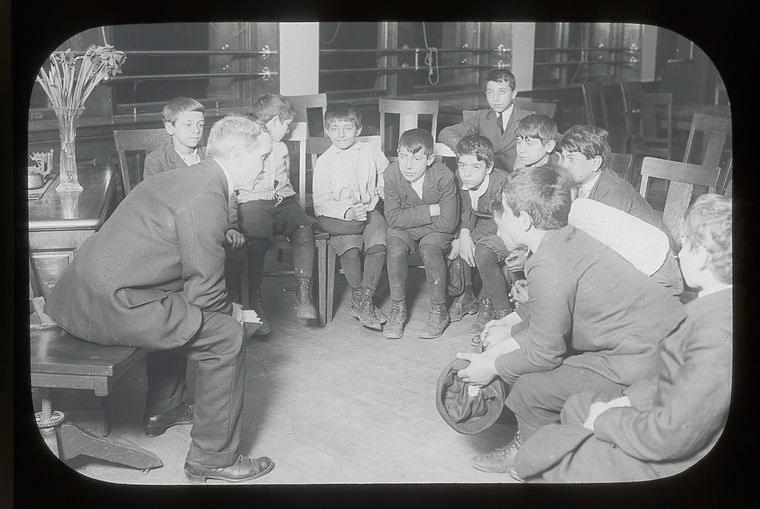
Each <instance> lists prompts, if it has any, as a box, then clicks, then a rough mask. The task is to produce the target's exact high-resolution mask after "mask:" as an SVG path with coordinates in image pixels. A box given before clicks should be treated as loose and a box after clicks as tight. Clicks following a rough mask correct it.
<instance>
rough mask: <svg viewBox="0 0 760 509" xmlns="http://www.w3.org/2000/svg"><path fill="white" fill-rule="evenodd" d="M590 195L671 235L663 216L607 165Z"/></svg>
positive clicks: (592, 198)
mask: <svg viewBox="0 0 760 509" xmlns="http://www.w3.org/2000/svg"><path fill="white" fill-rule="evenodd" d="M588 197H589V199H591V200H596V201H599V202H602V203H604V204H605V205H609V206H610V207H615V208H616V209H619V210H622V211H623V212H627V213H628V214H630V215H632V216H636V217H638V218H639V219H641V220H642V221H645V222H647V223H649V224H651V225H652V226H654V227H656V228H659V229H660V230H662V231H663V232H665V233H666V234H668V236H670V232H668V230H667V229H666V228H665V225H664V224H663V222H662V218H661V217H660V216H658V215H657V213H656V212H655V211H654V209H652V206H651V205H649V203H648V202H647V201H646V200H645V199H644V197H643V196H641V194H639V192H638V191H636V189H634V188H633V186H632V185H631V184H629V183H628V182H626V181H625V180H623V179H622V178H620V177H619V176H618V175H617V174H616V173H615V172H614V171H612V170H610V169H609V168H607V167H605V168H604V169H603V170H602V171H601V172H600V173H599V178H598V179H597V180H596V183H595V184H594V187H592V188H591V191H590V192H589V195H588Z"/></svg>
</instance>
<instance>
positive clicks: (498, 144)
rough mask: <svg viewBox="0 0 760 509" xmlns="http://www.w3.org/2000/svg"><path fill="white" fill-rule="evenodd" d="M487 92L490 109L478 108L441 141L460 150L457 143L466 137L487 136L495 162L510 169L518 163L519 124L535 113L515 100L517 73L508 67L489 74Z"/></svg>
mask: <svg viewBox="0 0 760 509" xmlns="http://www.w3.org/2000/svg"><path fill="white" fill-rule="evenodd" d="M485 92H486V101H488V106H490V108H488V109H483V110H478V111H477V112H475V115H473V116H472V117H471V118H468V119H467V120H464V121H463V122H460V123H459V124H456V125H452V126H449V127H446V128H445V129H443V130H442V131H441V134H440V135H439V136H438V141H440V142H441V143H445V144H446V145H448V147H449V148H450V149H451V150H453V151H456V147H457V143H459V140H461V139H462V138H464V137H465V136H469V135H472V134H479V135H480V136H485V137H486V138H488V139H489V140H490V141H491V143H492V144H493V149H494V164H495V165H496V167H497V168H501V169H503V170H506V171H508V172H509V171H512V168H513V166H514V164H515V154H516V141H517V140H516V135H515V132H516V130H517V123H518V122H519V121H520V119H522V118H523V117H525V116H527V115H529V114H530V113H532V112H530V111H525V110H523V109H521V108H520V107H519V106H517V105H516V104H514V103H513V102H512V101H513V100H514V98H515V97H516V96H517V91H516V90H515V75H514V74H512V73H511V72H510V71H509V70H507V69H493V70H492V71H490V72H489V73H488V75H486V79H485Z"/></svg>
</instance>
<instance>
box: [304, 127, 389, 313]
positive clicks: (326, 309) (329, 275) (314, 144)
mask: <svg viewBox="0 0 760 509" xmlns="http://www.w3.org/2000/svg"><path fill="white" fill-rule="evenodd" d="M356 140H357V142H358V143H370V144H372V145H374V146H375V148H377V149H378V150H380V149H381V147H382V141H381V138H380V136H378V135H373V136H359V137H357V138H356ZM330 145H331V142H330V140H329V139H328V138H323V137H316V136H310V137H309V140H308V146H307V151H308V153H309V155H310V156H311V161H312V163H311V164H312V168H313V167H314V166H315V165H316V164H317V158H318V157H319V156H320V155H322V154H324V152H325V150H327V149H328V148H330ZM321 235H324V236H325V243H326V246H327V249H326V255H325V261H326V263H325V264H324V265H325V267H324V271H325V279H324V280H323V279H322V271H323V267H322V265H320V281H324V285H320V287H319V288H320V290H319V291H320V294H319V316H320V320H321V319H322V316H324V317H325V323H323V324H322V325H325V324H327V323H330V322H332V319H333V307H334V303H335V298H334V297H335V258H336V253H335V249H333V248H332V246H330V244H329V243H327V242H326V239H327V238H328V237H329V235H328V234H326V233H323V234H321ZM320 264H322V259H321V258H320Z"/></svg>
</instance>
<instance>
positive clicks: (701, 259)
mask: <svg viewBox="0 0 760 509" xmlns="http://www.w3.org/2000/svg"><path fill="white" fill-rule="evenodd" d="M693 249H694V250H695V252H694V253H693V256H694V258H695V260H696V262H697V266H698V267H699V270H700V271H704V270H710V255H709V254H708V253H707V249H705V248H704V247H703V246H697V247H696V248H693Z"/></svg>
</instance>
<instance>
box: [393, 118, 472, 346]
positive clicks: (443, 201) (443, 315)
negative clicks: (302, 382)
mask: <svg viewBox="0 0 760 509" xmlns="http://www.w3.org/2000/svg"><path fill="white" fill-rule="evenodd" d="M384 178H385V218H386V220H387V221H388V230H387V232H386V242H387V245H388V280H389V281H390V287H391V301H392V303H391V312H390V316H389V318H388V323H387V324H385V329H384V330H383V335H384V336H385V337H386V338H389V339H398V338H400V337H401V336H403V334H404V323H405V322H406V318H407V311H406V276H407V272H408V265H407V263H408V262H407V255H408V254H409V253H410V252H414V251H417V250H418V249H419V253H420V257H421V258H422V262H423V263H424V265H425V276H426V277H427V281H428V285H429V287H430V301H431V309H430V314H429V315H428V319H427V323H426V324H425V329H424V330H423V331H422V333H421V334H420V338H423V339H433V338H437V337H439V336H440V335H441V334H443V331H444V330H445V329H446V326H447V325H448V324H449V312H448V310H447V309H446V261H445V260H444V254H445V253H446V252H447V251H448V250H449V247H450V246H451V241H452V240H454V232H455V231H456V228H457V223H458V222H459V203H458V200H457V196H458V194H457V187H456V180H455V178H454V174H453V173H452V172H451V170H449V169H448V168H447V167H446V166H445V165H444V164H443V163H437V162H435V156H434V155H433V136H432V135H431V134H430V133H429V132H427V131H425V130H423V129H410V130H408V131H406V132H404V134H402V135H401V138H400V139H399V140H398V161H396V162H394V163H392V164H391V165H390V166H388V168H387V169H386V170H385V174H384Z"/></svg>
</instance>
